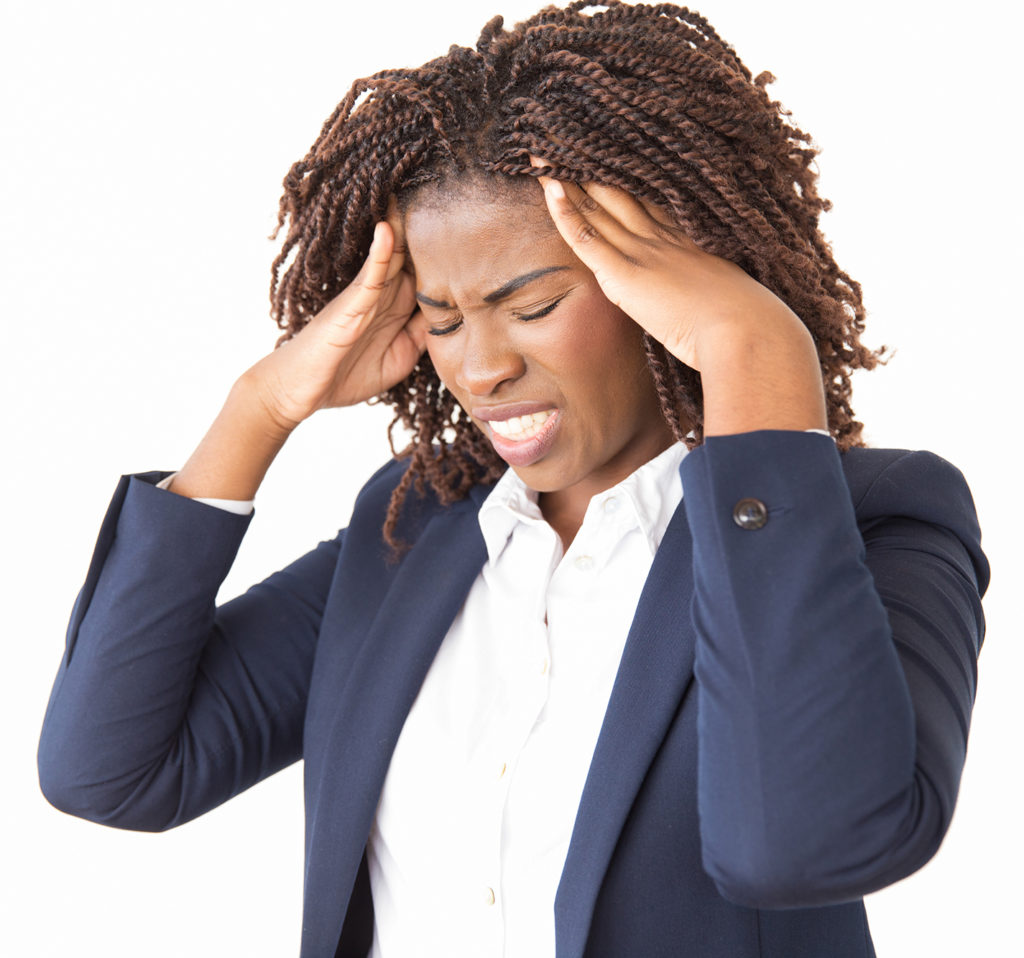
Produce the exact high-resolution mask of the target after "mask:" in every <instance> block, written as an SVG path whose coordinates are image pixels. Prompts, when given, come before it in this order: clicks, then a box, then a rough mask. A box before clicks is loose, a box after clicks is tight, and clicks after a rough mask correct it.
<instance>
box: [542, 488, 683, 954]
mask: <svg viewBox="0 0 1024 958" xmlns="http://www.w3.org/2000/svg"><path fill="white" fill-rule="evenodd" d="M692 552H693V543H692V539H691V537H690V529H689V526H688V524H687V521H686V515H685V510H684V508H683V505H682V503H680V505H679V508H678V509H676V512H675V514H674V515H673V517H672V521H671V522H670V523H669V526H668V529H667V530H666V532H665V536H664V538H663V540H662V543H661V546H660V548H659V549H658V553H657V555H656V556H655V558H654V563H653V564H652V566H651V571H650V574H649V575H648V577H647V582H646V583H645V585H644V589H643V592H642V593H641V595H640V601H639V603H638V604H637V610H636V615H635V616H634V618H633V624H632V627H631V628H630V630H629V636H628V637H627V639H626V645H625V648H624V649H623V653H622V661H621V663H620V664H619V671H618V674H617V675H616V677H615V684H614V686H613V687H612V693H611V697H610V699H609V702H608V710H607V712H606V713H605V717H604V723H603V725H602V726H601V734H600V736H599V737H598V740H597V746H596V748H595V750H594V758H593V760H592V761H591V764H590V771H589V773H588V775H587V781H586V785H585V786H584V788H583V795H582V797H581V799H580V806H579V811H578V812H577V814H576V824H575V826H574V827H573V833H572V840H571V841H570V843H569V852H568V855H567V857H566V860H565V867H564V868H563V870H562V877H561V881H560V882H559V886H558V893H557V894H556V896H555V933H556V939H557V949H556V950H557V954H558V956H559V958H579V956H581V955H582V954H583V950H584V948H585V947H586V943H587V934H588V932H589V929H590V922H591V916H592V915H593V911H594V905H595V902H596V900H597V895H598V892H599V890H600V887H601V882H602V881H603V879H604V874H605V871H606V870H607V868H608V863H609V861H610V860H611V856H612V852H613V850H614V848H615V845H616V842H617V841H618V838H619V833H620V832H621V830H622V827H623V825H624V824H625V821H626V819H627V817H628V815H629V810H630V807H631V806H632V804H633V800H634V799H635V797H636V794H637V792H638V791H639V789H640V784H641V782H642V781H643V778H644V775H645V774H646V772H647V769H648V767H649V766H650V764H651V762H652V761H653V760H654V756H655V753H656V752H657V750H658V747H659V746H660V745H661V742H662V740H663V738H664V737H665V734H666V732H667V731H668V728H669V725H670V723H671V721H672V719H673V716H674V715H675V714H676V712H677V710H678V708H679V703H680V701H681V699H682V697H683V695H684V694H685V692H686V690H687V687H688V686H689V684H690V681H691V679H692V676H693V658H694V642H695V635H694V631H693V626H692V625H691V620H690V602H691V598H692V596H693V555H692Z"/></svg>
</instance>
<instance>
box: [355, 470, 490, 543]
mask: <svg viewBox="0 0 1024 958" xmlns="http://www.w3.org/2000/svg"><path fill="white" fill-rule="evenodd" d="M409 465H410V460H409V459H391V460H389V461H388V462H386V463H385V464H384V465H383V466H381V467H380V469H378V470H377V471H376V472H375V473H374V474H373V475H372V476H371V477H370V478H369V479H368V480H367V481H366V483H365V485H364V486H363V488H362V489H361V490H360V491H359V494H358V495H357V496H356V501H355V505H354V506H353V509H352V519H351V521H350V523H349V534H350V535H351V534H352V532H353V531H357V530H358V531H363V530H365V532H366V533H367V535H369V536H371V537H373V536H375V537H376V539H377V540H378V541H383V540H382V537H381V529H382V528H383V526H384V521H385V519H386V518H387V514H388V509H389V508H390V505H391V499H392V496H393V495H394V492H395V490H396V489H397V488H398V486H399V484H400V483H401V482H402V479H403V478H404V477H405V475H406V473H407V472H408V470H409ZM492 488H493V485H488V484H478V485H475V486H473V487H472V488H471V489H470V490H469V494H468V495H467V496H466V498H464V499H460V500H457V501H456V502H453V503H450V504H447V505H446V504H444V503H442V502H441V500H440V499H439V497H438V496H437V494H436V493H435V492H434V491H433V489H431V487H430V484H429V483H425V484H424V488H423V489H422V490H420V489H417V488H416V484H415V483H413V484H411V485H410V487H409V490H408V493H407V495H406V497H405V500H404V502H403V503H402V509H401V513H400V514H399V519H398V525H397V527H396V530H395V532H396V534H397V536H398V538H399V540H403V541H406V542H409V543H413V542H415V541H416V539H417V538H419V534H420V532H421V531H422V529H423V527H424V526H425V525H426V524H427V523H428V522H429V521H430V519H432V518H433V517H434V516H435V515H438V514H439V513H441V512H446V511H450V510H458V511H461V510H467V509H468V510H472V511H476V510H477V509H479V507H480V504H481V502H482V501H483V498H484V497H485V496H486V495H487V493H488V492H490V490H491V489H492Z"/></svg>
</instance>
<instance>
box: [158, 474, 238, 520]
mask: <svg viewBox="0 0 1024 958" xmlns="http://www.w3.org/2000/svg"><path fill="white" fill-rule="evenodd" d="M176 475H177V473H176V472H172V473H171V474H170V475H169V476H167V477H166V478H164V479H161V480H160V481H159V482H158V483H157V484H156V487H157V489H167V488H168V486H170V484H171V482H172V480H173V479H174V477H175V476H176ZM195 501H196V502H202V503H205V504H206V505H208V506H213V507H214V509H223V510H224V511H225V512H230V513H233V514H234V515H236V516H247V515H249V514H250V513H251V512H252V510H253V506H254V500H252V499H204V498H202V497H200V496H196V497H195Z"/></svg>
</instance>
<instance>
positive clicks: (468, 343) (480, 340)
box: [455, 320, 526, 396]
mask: <svg viewBox="0 0 1024 958" xmlns="http://www.w3.org/2000/svg"><path fill="white" fill-rule="evenodd" d="M463 345H464V348H463V351H462V356H461V357H460V362H459V366H458V370H457V372H456V374H455V383H456V385H457V386H458V387H459V388H460V389H464V390H465V391H466V392H468V393H470V394H472V395H474V396H489V395H492V394H493V393H495V392H497V391H498V390H500V389H501V387H502V386H503V385H505V384H507V383H510V382H515V380H517V379H518V378H519V377H520V376H522V375H523V373H524V372H525V371H526V360H525V357H524V356H523V355H522V353H521V352H520V350H519V349H518V348H517V346H516V345H515V343H514V342H512V341H511V340H510V339H509V336H508V332H507V330H504V329H502V328H501V324H500V323H497V322H494V321H493V320H492V321H491V322H488V321H486V320H485V321H483V322H477V323H467V324H466V330H465V336H464V337H463Z"/></svg>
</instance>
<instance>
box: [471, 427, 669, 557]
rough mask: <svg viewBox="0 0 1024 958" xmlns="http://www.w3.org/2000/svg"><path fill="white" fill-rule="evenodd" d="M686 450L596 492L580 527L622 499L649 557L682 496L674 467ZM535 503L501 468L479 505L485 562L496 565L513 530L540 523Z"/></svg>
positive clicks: (515, 478) (656, 459)
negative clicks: (499, 476)
mask: <svg viewBox="0 0 1024 958" xmlns="http://www.w3.org/2000/svg"><path fill="white" fill-rule="evenodd" d="M686 452H687V449H686V446H685V445H683V443H681V442H677V443H673V444H672V445H671V446H669V447H668V449H666V450H665V451H664V452H662V453H659V454H658V455H657V456H655V457H654V458H653V459H650V460H648V461H647V462H645V463H644V464H643V465H642V466H641V467H640V468H639V469H637V470H636V471H635V472H632V473H630V475H628V476H627V477H626V478H625V479H623V480H622V481H621V482H620V483H618V484H617V485H615V486H612V487H611V488H610V489H605V490H604V492H601V493H598V494H597V495H596V496H594V497H593V498H592V499H591V500H590V504H589V505H588V507H587V512H586V515H585V517H584V519H583V525H584V526H587V525H588V524H590V523H596V522H598V521H607V520H606V519H605V517H607V516H609V515H610V510H608V509H606V508H605V503H606V502H608V501H609V500H611V499H617V500H625V502H626V503H627V504H628V505H629V506H630V507H631V509H630V510H627V514H629V513H630V512H631V513H632V515H633V516H635V523H636V524H637V525H639V527H640V531H641V532H642V533H643V535H644V537H645V538H646V540H647V543H648V545H649V546H650V550H651V555H652V556H653V555H654V553H656V552H657V551H658V546H659V545H661V540H662V537H663V536H664V535H665V530H666V529H667V528H668V524H669V521H670V520H671V518H672V515H673V513H674V512H675V511H676V508H677V507H678V506H679V503H680V502H681V501H682V498H683V483H682V479H681V478H680V476H679V466H680V464H681V463H682V461H683V457H684V456H685V455H686ZM537 499H538V493H537V491H536V490H534V489H530V488H528V487H527V485H526V483H524V482H523V480H522V479H520V478H519V476H517V475H516V473H515V471H514V470H513V469H508V470H506V472H505V474H504V475H503V476H502V477H501V478H500V479H499V480H498V482H497V484H496V485H495V487H494V488H493V489H492V490H491V491H490V493H489V494H488V496H487V498H486V499H485V500H484V502H483V505H481V507H480V513H479V517H478V518H479V522H480V531H481V532H482V533H483V537H484V542H485V543H486V545H487V557H488V560H489V561H490V562H492V563H493V562H495V561H497V559H498V557H499V556H500V555H501V553H502V552H503V551H504V550H505V547H506V546H507V545H508V542H509V540H510V539H511V537H512V533H513V532H514V531H515V529H516V527H517V526H519V525H520V524H522V525H537V524H545V520H544V517H543V516H542V515H541V511H540V506H538V504H537ZM616 514H617V515H618V519H617V520H616V521H620V522H621V521H622V514H623V510H621V509H618V510H616Z"/></svg>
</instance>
